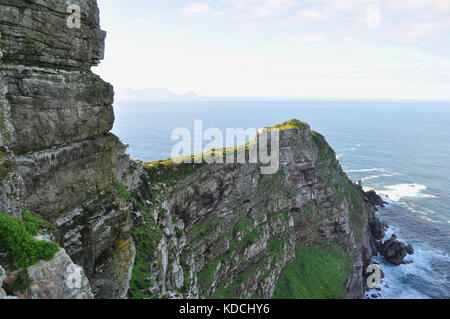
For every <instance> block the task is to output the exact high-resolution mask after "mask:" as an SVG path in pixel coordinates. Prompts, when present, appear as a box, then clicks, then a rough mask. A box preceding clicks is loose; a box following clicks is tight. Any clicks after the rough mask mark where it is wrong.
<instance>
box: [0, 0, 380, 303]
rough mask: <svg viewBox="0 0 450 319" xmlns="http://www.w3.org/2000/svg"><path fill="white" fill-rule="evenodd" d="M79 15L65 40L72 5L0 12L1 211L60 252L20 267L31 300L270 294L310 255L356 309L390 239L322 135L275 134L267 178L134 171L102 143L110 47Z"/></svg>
mask: <svg viewBox="0 0 450 319" xmlns="http://www.w3.org/2000/svg"><path fill="white" fill-rule="evenodd" d="M78 5H79V6H80V8H81V26H80V28H79V29H77V28H73V29H71V28H68V26H67V19H68V14H67V2H66V1H63V0H56V1H55V0H52V1H50V0H27V1H25V0H3V1H2V3H1V4H0V32H1V37H0V56H1V57H2V64H0V192H1V193H0V211H1V212H4V213H6V214H9V215H11V216H14V217H16V218H19V219H20V218H22V211H23V209H24V207H28V208H29V209H30V210H31V211H32V212H34V213H35V214H36V215H38V216H39V217H41V218H42V219H44V220H46V221H47V222H49V223H51V224H52V225H53V227H54V232H53V233H52V239H53V240H54V241H56V242H57V243H59V245H60V246H61V249H60V250H59V251H58V252H57V253H56V255H55V257H54V258H53V259H52V260H50V261H47V262H45V261H41V262H39V263H38V264H36V265H33V266H31V267H29V268H28V270H27V272H28V276H30V278H31V279H32V281H33V283H32V284H31V287H30V288H29V290H28V294H27V296H28V297H30V298H91V297H95V298H125V297H127V296H129V297H132V298H150V297H167V296H170V297H184V298H192V297H207V296H214V297H228V298H250V297H258V296H259V297H263V298H271V297H273V296H274V295H275V294H276V295H277V296H283V287H280V285H281V284H279V283H280V282H282V280H280V279H283V278H285V277H284V276H286V274H284V270H285V269H286V268H287V267H288V266H289V265H291V264H292V263H293V262H294V261H299V260H298V258H300V257H299V256H298V255H297V252H303V253H304V254H305V256H307V257H305V258H304V260H303V259H302V260H300V262H303V263H305V264H307V263H309V262H311V263H312V262H318V263H319V264H321V265H323V264H325V265H331V266H330V267H333V268H330V269H325V270H326V272H325V273H326V275H327V276H329V278H323V279H321V276H322V275H323V274H316V275H317V276H315V277H318V278H319V280H323V281H321V282H320V284H321V286H320V287H319V288H321V290H322V288H323V287H325V288H326V287H327V286H329V283H328V280H329V279H331V280H332V282H333V283H335V284H334V286H333V287H328V289H323V292H319V293H320V294H319V297H324V298H333V297H334V298H344V297H347V298H362V297H363V295H364V291H365V280H364V276H365V269H366V267H367V265H368V264H370V263H371V262H372V256H373V255H374V254H376V250H377V247H376V239H379V238H380V237H382V235H383V232H382V231H381V228H380V223H379V221H377V219H376V218H375V216H374V209H373V207H372V206H371V203H372V202H373V201H372V196H369V199H367V198H366V197H365V196H364V194H363V192H362V190H360V189H359V188H358V186H357V185H355V184H353V183H352V182H351V181H350V180H349V179H348V178H347V176H346V175H345V173H344V172H343V171H342V169H341V167H340V165H339V162H338V161H337V159H336V154H335V153H334V151H333V150H332V149H331V148H330V147H329V145H328V144H327V142H326V141H325V138H324V137H323V136H321V135H320V134H318V133H316V132H314V131H311V129H310V127H309V126H308V125H307V124H305V123H301V122H299V121H291V122H289V123H288V125H281V126H279V127H278V128H283V129H282V130H281V132H280V135H281V140H280V159H281V167H280V169H279V170H278V172H277V173H276V174H273V175H262V174H261V172H260V168H261V164H208V165H207V164H176V163H174V162H173V161H170V160H169V161H161V162H156V163H141V162H139V161H130V160H129V157H128V156H127V155H126V154H125V150H126V146H125V145H123V144H122V143H121V142H120V140H119V139H118V138H117V137H116V136H114V135H113V134H111V133H110V132H109V131H110V129H111V128H112V125H113V121H114V114H113V107H112V104H113V89H112V86H111V85H110V84H108V83H106V82H104V81H103V80H102V79H100V78H99V77H98V76H96V75H94V74H93V73H92V72H91V70H90V68H91V66H93V65H96V64H98V63H99V61H100V60H101V59H102V58H103V49H104V39H105V32H103V31H102V30H101V29H100V27H99V12H98V8H97V4H96V1H95V0H80V1H78ZM269 131H270V130H269ZM258 142H259V137H256V139H255V143H253V144H251V145H249V148H250V149H247V148H245V147H244V149H237V150H231V152H235V151H236V153H240V154H242V153H244V155H245V156H248V153H249V152H250V151H251V148H252V147H255V145H258ZM229 151H230V150H229ZM308 258H309V259H308ZM6 268H7V267H5V269H6ZM317 271H318V270H317ZM323 276H325V275H323ZM72 279H73V280H75V281H72ZM296 280H306V279H305V278H303V279H299V278H297V279H296ZM1 293H2V291H0V294H1ZM306 293H307V292H306ZM287 297H289V296H287Z"/></svg>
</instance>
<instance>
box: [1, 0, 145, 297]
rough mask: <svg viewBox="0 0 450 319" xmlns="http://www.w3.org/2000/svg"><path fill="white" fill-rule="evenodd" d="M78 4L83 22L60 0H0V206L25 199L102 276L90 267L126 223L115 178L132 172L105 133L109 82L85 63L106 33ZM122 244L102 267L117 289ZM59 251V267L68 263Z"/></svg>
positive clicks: (92, 11)
mask: <svg viewBox="0 0 450 319" xmlns="http://www.w3.org/2000/svg"><path fill="white" fill-rule="evenodd" d="M77 4H78V5H79V6H80V10H81V25H80V28H69V27H68V25H67V20H68V18H69V14H68V13H67V10H68V4H67V2H66V1H62V0H58V1H49V0H32V1H25V0H5V1H2V3H1V4H0V32H1V36H0V52H1V53H2V54H1V56H2V63H1V64H0V133H1V134H0V142H1V147H0V191H1V192H0V211H1V212H5V213H7V214H9V215H12V216H15V217H17V218H21V212H22V211H23V208H24V207H25V206H26V207H29V209H30V210H31V211H32V212H33V213H35V214H36V215H38V216H39V217H41V218H43V219H44V220H46V221H48V222H50V223H52V224H53V225H55V227H56V228H57V229H58V231H57V232H56V233H55V234H54V237H55V240H56V241H57V242H58V243H59V244H60V246H62V247H63V248H64V249H65V251H66V252H67V254H68V255H69V256H70V259H71V260H73V261H74V262H75V263H76V264H78V265H80V266H82V267H83V268H84V272H85V273H86V276H87V278H89V280H94V279H100V278H98V276H99V274H98V273H96V272H95V271H94V268H95V267H97V268H99V267H100V268H101V260H108V263H109V264H111V262H110V261H109V259H105V258H103V257H102V255H104V254H105V253H106V251H108V250H109V249H111V248H113V247H114V245H115V242H117V241H118V240H119V239H121V238H122V237H124V236H129V235H127V234H128V232H129V230H130V229H131V227H132V223H131V222H132V221H131V209H130V204H129V203H127V202H126V201H125V200H124V199H123V198H122V197H121V196H119V192H118V191H117V188H115V187H114V185H115V183H117V182H118V181H120V182H123V184H126V185H128V186H131V184H132V182H133V179H136V178H137V177H136V178H134V177H133V170H130V163H129V158H128V156H127V155H126V154H125V150H126V146H124V145H123V144H122V143H121V142H120V141H119V139H118V138H117V137H116V136H114V135H112V134H110V133H109V131H110V130H111V128H112V126H113V122H114V113H113V106H112V104H113V94H114V93H113V88H112V86H111V85H110V84H108V83H106V82H104V81H103V80H102V79H101V78H100V77H98V76H97V75H95V74H93V73H92V72H91V70H90V69H91V66H94V65H97V64H98V63H99V61H100V60H101V59H102V58H103V51H104V39H105V36H106V33H105V32H104V31H102V30H101V29H100V26H99V11H98V7H97V3H96V1H95V0H81V1H78V2H77ZM134 171H136V174H137V173H138V171H137V170H134ZM130 189H131V188H130ZM127 247H128V248H129V251H127V252H121V254H120V255H119V256H122V257H123V258H125V259H126V260H125V261H121V260H120V257H117V258H115V259H114V262H112V264H113V265H114V267H105V268H107V269H108V271H109V272H111V273H107V271H106V270H105V271H103V275H104V276H108V277H109V278H115V279H117V280H118V281H119V282H118V283H117V286H118V287H120V289H121V290H122V291H121V292H120V293H119V295H120V296H123V295H124V293H123V290H124V289H126V288H127V285H126V284H124V283H123V282H124V281H126V278H123V277H128V275H127V273H128V269H126V271H124V273H122V268H127V267H128V268H131V266H130V265H129V263H130V262H131V261H132V260H133V259H134V256H133V255H134V250H133V247H132V245H129V246H127ZM58 256H59V255H58ZM58 256H56V257H55V260H53V261H52V263H53V264H52V267H53V268H55V269H56V268H57V267H65V265H66V264H67V262H68V260H67V259H65V258H60V257H61V256H59V257H58ZM100 257H101V258H100ZM54 263H57V264H54ZM122 264H123V266H119V265H122ZM119 269H120V270H119ZM115 271H120V274H116V273H114V272H115ZM94 273H95V274H94ZM45 278H47V277H45ZM41 279H42V278H41ZM41 279H36V280H35V281H36V282H38V283H39V287H44V286H45V285H46V284H50V282H49V283H45V282H42V280H43V279H42V280H41ZM40 280H41V281H40ZM48 280H50V281H51V280H52V279H51V278H48ZM55 280H56V278H55ZM31 292H32V294H31V296H32V297H50V298H72V297H73V298H78V297H81V298H84V297H86V296H89V293H79V294H73V293H72V292H68V291H65V290H63V289H59V290H56V291H54V292H52V293H47V292H46V290H45V289H44V288H42V289H41V291H39V289H38V288H36V289H33V288H31Z"/></svg>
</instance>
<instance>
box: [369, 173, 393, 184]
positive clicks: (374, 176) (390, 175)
mask: <svg viewBox="0 0 450 319" xmlns="http://www.w3.org/2000/svg"><path fill="white" fill-rule="evenodd" d="M397 175H400V174H399V173H393V174H381V175H371V176H368V177H364V178H362V179H361V182H366V181H368V180H371V179H376V178H380V177H392V176H397Z"/></svg>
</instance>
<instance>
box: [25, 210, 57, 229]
mask: <svg viewBox="0 0 450 319" xmlns="http://www.w3.org/2000/svg"><path fill="white" fill-rule="evenodd" d="M22 219H23V225H24V227H25V228H26V229H27V231H28V232H29V233H30V234H31V235H33V236H36V235H37V234H38V233H39V229H41V228H47V229H50V228H53V226H52V224H50V223H48V222H46V221H45V220H43V219H41V218H39V217H37V216H34V215H33V214H32V213H31V212H30V211H29V209H28V208H25V210H24V212H23V213H22Z"/></svg>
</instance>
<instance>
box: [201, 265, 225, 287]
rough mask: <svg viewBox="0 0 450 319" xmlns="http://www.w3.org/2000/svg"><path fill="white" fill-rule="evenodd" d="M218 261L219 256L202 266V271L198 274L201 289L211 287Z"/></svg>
mask: <svg viewBox="0 0 450 319" xmlns="http://www.w3.org/2000/svg"><path fill="white" fill-rule="evenodd" d="M219 262H220V259H219V258H216V259H214V260H213V261H211V262H210V263H208V264H207V265H206V266H205V267H203V269H202V271H201V272H200V273H199V274H198V283H199V285H200V287H201V288H202V289H203V291H207V290H208V289H209V288H211V285H212V283H213V281H214V278H215V273H216V271H217V267H218V266H219Z"/></svg>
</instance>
